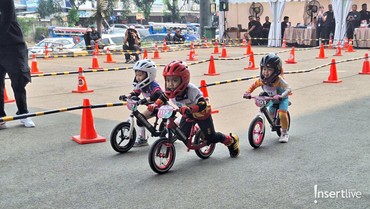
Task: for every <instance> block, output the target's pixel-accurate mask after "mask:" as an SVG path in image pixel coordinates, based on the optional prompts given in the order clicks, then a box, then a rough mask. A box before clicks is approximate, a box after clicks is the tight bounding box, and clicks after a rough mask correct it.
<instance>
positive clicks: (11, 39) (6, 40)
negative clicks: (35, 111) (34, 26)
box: [0, 0, 35, 129]
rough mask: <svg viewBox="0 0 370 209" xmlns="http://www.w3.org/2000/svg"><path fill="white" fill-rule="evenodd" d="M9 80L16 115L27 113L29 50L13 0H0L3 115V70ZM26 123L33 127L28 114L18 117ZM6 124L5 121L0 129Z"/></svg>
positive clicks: (1, 113)
mask: <svg viewBox="0 0 370 209" xmlns="http://www.w3.org/2000/svg"><path fill="white" fill-rule="evenodd" d="M6 73H8V76H9V78H10V81H11V86H12V89H13V92H14V96H15V101H16V104H17V108H18V111H17V113H16V114H17V115H21V114H26V113H28V109H27V96H26V85H27V83H29V82H30V81H31V73H30V68H29V66H28V50H27V45H26V42H25V41H24V38H23V33H22V30H21V28H20V25H19V23H18V22H17V19H16V16H15V7H14V0H0V117H5V116H6V113H5V110H4V88H5V74H6ZM21 123H22V124H24V126H25V127H28V128H30V127H35V123H34V122H33V121H32V120H31V119H30V118H25V119H21ZM2 128H6V124H5V122H1V123H0V129H2Z"/></svg>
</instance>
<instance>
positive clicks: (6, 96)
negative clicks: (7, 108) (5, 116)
mask: <svg viewBox="0 0 370 209" xmlns="http://www.w3.org/2000/svg"><path fill="white" fill-rule="evenodd" d="M14 101H15V100H14V99H9V97H8V94H7V93H6V88H5V86H4V103H10V102H14Z"/></svg>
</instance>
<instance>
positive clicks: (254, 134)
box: [248, 117, 265, 148]
mask: <svg viewBox="0 0 370 209" xmlns="http://www.w3.org/2000/svg"><path fill="white" fill-rule="evenodd" d="M264 138H265V125H264V123H263V120H262V118H260V117H256V118H254V119H253V120H252V122H251V124H250V125H249V130H248V140H249V144H250V145H251V146H252V147H253V148H258V147H260V146H261V144H262V142H263V139H264Z"/></svg>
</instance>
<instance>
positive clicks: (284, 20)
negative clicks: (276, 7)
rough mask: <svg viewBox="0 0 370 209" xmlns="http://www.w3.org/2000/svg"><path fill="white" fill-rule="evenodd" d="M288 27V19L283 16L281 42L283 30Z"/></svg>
mask: <svg viewBox="0 0 370 209" xmlns="http://www.w3.org/2000/svg"><path fill="white" fill-rule="evenodd" d="M288 26H289V17H288V16H284V19H283V22H281V40H283V39H284V33H285V28H287V27H288Z"/></svg>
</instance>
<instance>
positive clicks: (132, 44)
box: [122, 25, 141, 63]
mask: <svg viewBox="0 0 370 209" xmlns="http://www.w3.org/2000/svg"><path fill="white" fill-rule="evenodd" d="M127 44H128V45H127ZM122 48H123V50H124V51H125V59H126V63H130V62H131V61H130V56H131V55H130V54H129V53H127V52H126V51H127V50H130V51H131V52H135V53H134V55H135V61H133V62H137V61H139V53H140V52H141V48H140V36H139V34H138V33H137V31H136V29H135V27H134V26H133V25H131V26H130V27H129V28H128V29H127V30H126V33H125V38H124V39H123V46H122Z"/></svg>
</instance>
